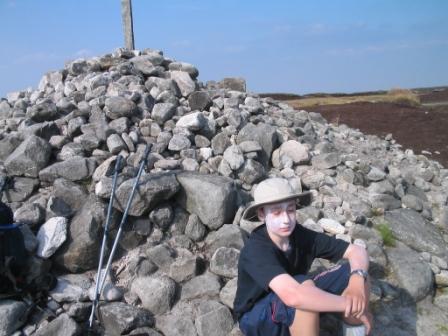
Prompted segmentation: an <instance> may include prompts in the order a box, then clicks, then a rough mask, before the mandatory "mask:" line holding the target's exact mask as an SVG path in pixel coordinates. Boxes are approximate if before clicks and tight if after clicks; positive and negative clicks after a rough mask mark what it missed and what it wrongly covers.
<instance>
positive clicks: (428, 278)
mask: <svg viewBox="0 0 448 336" xmlns="http://www.w3.org/2000/svg"><path fill="white" fill-rule="evenodd" d="M386 252H387V257H388V259H389V263H390V265H391V267H392V268H393V270H394V272H395V275H396V277H397V278H398V281H399V282H400V284H401V285H402V286H403V288H404V289H405V290H406V291H407V292H408V293H409V295H411V296H412V297H413V298H414V299H415V300H416V301H419V300H421V299H423V298H424V297H426V296H427V295H428V294H429V292H430V291H431V289H432V283H433V277H432V271H431V268H430V267H429V265H428V264H427V263H426V262H424V261H423V260H421V259H420V255H419V254H418V253H417V252H415V251H413V250H412V249H410V248H409V247H407V246H406V245H404V244H401V243H398V244H397V247H396V248H388V249H387V250H386ZM415 274H418V277H416V276H415Z"/></svg>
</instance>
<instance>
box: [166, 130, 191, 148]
mask: <svg viewBox="0 0 448 336" xmlns="http://www.w3.org/2000/svg"><path fill="white" fill-rule="evenodd" d="M190 147H191V142H190V140H189V139H188V138H187V137H186V136H185V135H182V134H174V136H173V137H172V138H171V140H170V142H169V144H168V149H169V150H171V151H175V152H179V151H181V150H184V149H188V148H190Z"/></svg>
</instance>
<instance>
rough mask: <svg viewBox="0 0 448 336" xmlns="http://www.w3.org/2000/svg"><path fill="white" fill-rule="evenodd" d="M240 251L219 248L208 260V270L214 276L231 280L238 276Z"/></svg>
mask: <svg viewBox="0 0 448 336" xmlns="http://www.w3.org/2000/svg"><path fill="white" fill-rule="evenodd" d="M239 256H240V251H238V250H237V249H235V248H228V247H220V248H218V249H217V250H216V251H215V253H214V254H213V256H212V259H211V260H210V270H211V271H212V272H213V273H215V274H216V275H220V276H223V277H227V278H233V277H236V276H237V275H238V258H239Z"/></svg>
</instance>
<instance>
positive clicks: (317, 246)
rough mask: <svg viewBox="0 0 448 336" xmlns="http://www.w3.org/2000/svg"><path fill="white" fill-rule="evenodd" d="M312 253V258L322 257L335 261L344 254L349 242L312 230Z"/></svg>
mask: <svg viewBox="0 0 448 336" xmlns="http://www.w3.org/2000/svg"><path fill="white" fill-rule="evenodd" d="M312 236H313V244H312V248H311V251H312V254H313V257H314V258H323V259H328V260H331V261H332V262H336V261H338V260H340V259H342V257H343V256H344V253H345V251H346V250H347V247H348V246H349V243H347V242H346V241H344V240H342V239H336V238H334V237H330V236H327V235H326V234H324V233H320V232H314V234H313V235H312Z"/></svg>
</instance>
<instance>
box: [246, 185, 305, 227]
mask: <svg viewBox="0 0 448 336" xmlns="http://www.w3.org/2000/svg"><path fill="white" fill-rule="evenodd" d="M310 197H311V193H310V192H309V191H306V192H302V193H297V192H295V191H294V189H293V187H292V186H291V184H289V182H288V180H286V179H284V178H279V177H273V178H269V179H266V180H264V181H263V182H261V183H260V184H258V185H257V186H256V187H255V190H254V201H253V202H251V203H249V206H248V207H247V208H246V210H244V213H243V219H245V220H251V219H254V218H256V217H257V213H256V212H257V209H258V208H259V207H261V206H263V205H266V204H271V203H278V202H284V201H288V200H292V199H297V200H298V201H299V203H300V204H304V203H308V202H309V200H310Z"/></svg>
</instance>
